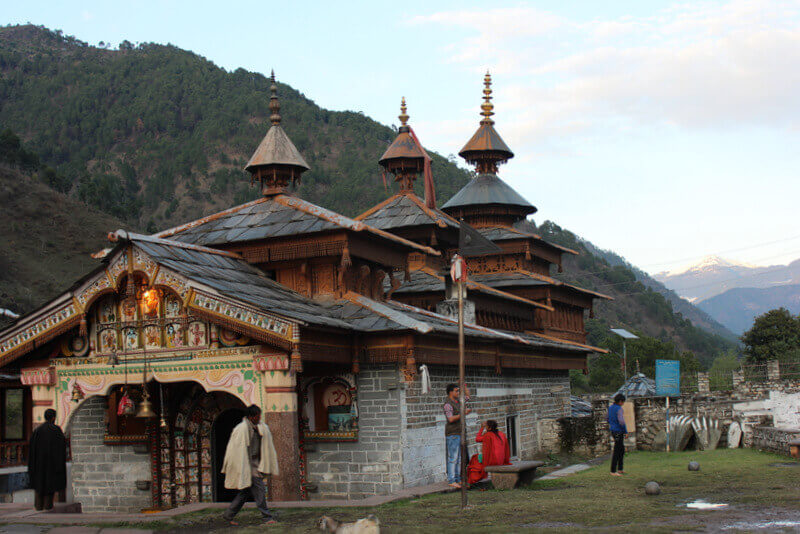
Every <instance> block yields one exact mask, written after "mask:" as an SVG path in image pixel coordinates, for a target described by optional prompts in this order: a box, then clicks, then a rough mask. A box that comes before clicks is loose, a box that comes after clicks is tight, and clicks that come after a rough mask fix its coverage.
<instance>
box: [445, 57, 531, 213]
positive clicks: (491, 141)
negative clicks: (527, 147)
mask: <svg viewBox="0 0 800 534" xmlns="http://www.w3.org/2000/svg"><path fill="white" fill-rule="evenodd" d="M483 83H484V88H483V103H482V104H481V116H482V118H481V121H480V125H479V126H478V130H477V131H476V132H475V134H474V135H473V136H472V138H471V139H470V140H469V141H467V144H466V145H464V148H462V149H461V151H460V152H459V153H458V154H459V156H461V157H462V158H464V159H465V160H466V161H467V163H470V164H472V165H474V166H475V170H476V172H477V176H476V177H475V178H473V179H472V181H470V182H469V183H468V184H467V185H466V186H464V187H463V188H462V189H461V191H459V192H458V193H456V194H455V196H453V198H451V199H450V200H449V201H448V202H447V203H446V204H445V205H444V206H442V210H443V211H445V212H447V213H449V214H450V215H452V216H453V217H455V218H456V219H463V220H464V221H466V222H467V223H469V224H470V225H472V226H475V227H478V228H481V227H490V226H506V227H510V226H512V225H513V224H514V223H515V222H518V221H520V220H522V219H524V218H525V217H527V216H528V215H530V214H532V213H535V212H536V208H535V207H533V206H532V205H531V204H530V203H529V202H528V201H527V200H525V199H524V198H522V196H521V195H520V194H519V193H517V192H516V191H514V189H512V188H511V186H509V185H508V184H507V183H505V182H504V181H503V180H501V179H500V178H499V177H498V176H497V169H498V167H499V166H500V165H502V164H503V163H506V162H507V161H508V160H509V159H511V158H513V157H514V153H513V152H511V149H509V148H508V145H506V143H505V141H503V139H502V137H500V134H498V133H497V130H495V129H494V120H493V119H492V116H493V115H494V105H493V104H492V77H491V75H490V74H489V73H488V72H487V73H486V76H485V77H484V79H483Z"/></svg>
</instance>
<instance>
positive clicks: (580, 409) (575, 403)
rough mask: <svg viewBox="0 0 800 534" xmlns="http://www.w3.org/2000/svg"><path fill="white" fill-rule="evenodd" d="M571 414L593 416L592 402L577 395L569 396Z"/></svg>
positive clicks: (573, 415)
mask: <svg viewBox="0 0 800 534" xmlns="http://www.w3.org/2000/svg"><path fill="white" fill-rule="evenodd" d="M569 405H570V415H571V416H572V417H591V416H592V403H591V402H589V401H585V400H583V399H582V398H580V397H576V396H575V395H570V397H569Z"/></svg>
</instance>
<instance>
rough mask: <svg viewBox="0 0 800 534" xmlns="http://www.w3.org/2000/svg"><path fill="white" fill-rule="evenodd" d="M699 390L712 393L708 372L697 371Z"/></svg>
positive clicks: (699, 391)
mask: <svg viewBox="0 0 800 534" xmlns="http://www.w3.org/2000/svg"><path fill="white" fill-rule="evenodd" d="M697 392H698V393H711V385H710V384H709V383H708V373H704V372H703V371H697Z"/></svg>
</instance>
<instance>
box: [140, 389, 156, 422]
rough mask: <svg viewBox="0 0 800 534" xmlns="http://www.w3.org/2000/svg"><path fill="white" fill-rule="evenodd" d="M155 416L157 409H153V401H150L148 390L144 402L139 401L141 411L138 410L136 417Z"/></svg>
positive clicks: (148, 417)
mask: <svg viewBox="0 0 800 534" xmlns="http://www.w3.org/2000/svg"><path fill="white" fill-rule="evenodd" d="M155 416H156V412H155V410H153V403H152V402H150V399H149V398H148V396H147V392H145V394H144V398H143V399H142V402H140V403H139V411H138V412H136V417H141V418H143V419H150V418H152V417H155Z"/></svg>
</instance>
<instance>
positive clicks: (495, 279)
mask: <svg viewBox="0 0 800 534" xmlns="http://www.w3.org/2000/svg"><path fill="white" fill-rule="evenodd" d="M471 276H472V278H473V279H474V280H476V281H478V282H482V283H484V284H486V285H488V286H492V287H495V288H497V287H534V286H547V285H552V286H556V287H566V288H569V289H572V290H574V291H578V292H580V293H586V294H589V295H592V296H594V297H596V298H601V299H606V300H614V299H613V298H612V297H609V296H608V295H604V294H603V293H598V292H597V291H591V290H589V289H583V288H581V287H577V286H573V285H572V284H567V283H564V282H562V281H561V280H556V279H555V278H550V277H549V276H544V275H541V274H537V273H533V272H530V271H523V270H516V271H508V272H504V273H489V274H475V275H471Z"/></svg>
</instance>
